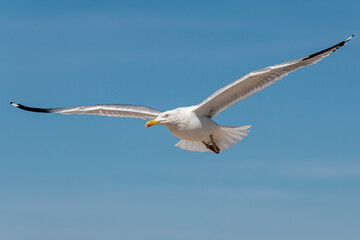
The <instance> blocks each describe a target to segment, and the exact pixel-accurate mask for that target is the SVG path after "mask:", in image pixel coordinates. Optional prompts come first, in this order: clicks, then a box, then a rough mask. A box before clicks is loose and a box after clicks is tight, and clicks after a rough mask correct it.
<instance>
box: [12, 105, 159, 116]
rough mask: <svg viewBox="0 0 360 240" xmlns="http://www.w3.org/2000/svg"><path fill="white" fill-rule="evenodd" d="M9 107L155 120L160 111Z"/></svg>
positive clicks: (134, 107)
mask: <svg viewBox="0 0 360 240" xmlns="http://www.w3.org/2000/svg"><path fill="white" fill-rule="evenodd" d="M10 104H11V105H13V106H15V107H17V108H20V109H23V110H26V111H32V112H41V113H62V114H91V115H101V116H109V117H124V118H141V119H153V118H156V117H157V116H158V115H159V114H160V113H161V111H159V110H156V109H152V108H149V107H145V106H138V105H125V104H98V105H91V106H79V107H64V108H32V107H27V106H24V105H21V104H18V103H14V102H10Z"/></svg>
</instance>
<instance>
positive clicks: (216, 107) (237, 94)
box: [194, 35, 354, 117]
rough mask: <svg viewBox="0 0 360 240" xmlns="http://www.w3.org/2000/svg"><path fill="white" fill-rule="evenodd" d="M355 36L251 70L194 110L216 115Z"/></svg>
mask: <svg viewBox="0 0 360 240" xmlns="http://www.w3.org/2000/svg"><path fill="white" fill-rule="evenodd" d="M353 36H354V35H352V36H351V37H349V38H348V39H346V40H345V41H342V42H340V43H338V44H336V45H334V46H332V47H329V48H327V49H325V50H323V51H320V52H317V53H314V54H311V55H308V56H306V57H303V58H299V59H296V60H292V61H288V62H284V63H281V64H277V65H274V66H270V67H267V68H264V69H261V70H256V71H253V72H250V73H248V74H246V75H245V76H243V77H241V78H239V79H238V80H235V81H234V82H232V83H230V84H228V85H226V86H225V87H223V88H220V89H219V90H217V91H216V92H214V93H213V94H212V95H211V96H209V97H208V98H206V99H205V100H204V101H202V102H201V103H200V104H199V105H197V108H196V109H195V110H194V111H195V112H196V113H198V114H200V115H204V116H208V117H214V116H216V115H217V114H218V113H220V112H222V111H224V110H225V109H227V108H229V107H231V106H233V105H234V104H236V103H237V102H239V101H242V100H244V99H246V98H248V97H250V96H251V95H253V94H255V93H257V92H259V91H261V90H263V89H264V88H266V87H267V86H269V85H271V84H273V83H275V82H276V81H278V80H280V79H281V78H283V77H285V76H286V75H288V74H289V73H291V72H293V71H295V70H297V69H299V68H302V67H305V66H308V65H311V64H314V63H317V62H318V61H320V60H321V59H323V58H325V57H327V56H329V55H330V53H332V52H335V51H336V50H337V49H338V48H339V47H342V46H344V45H345V43H346V42H347V41H349V40H350V39H351V38H352V37H353Z"/></svg>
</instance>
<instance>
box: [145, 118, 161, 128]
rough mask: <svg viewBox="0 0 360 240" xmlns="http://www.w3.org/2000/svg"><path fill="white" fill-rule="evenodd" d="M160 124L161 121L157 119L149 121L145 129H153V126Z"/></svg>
mask: <svg viewBox="0 0 360 240" xmlns="http://www.w3.org/2000/svg"><path fill="white" fill-rule="evenodd" d="M159 123H160V121H155V119H153V120H150V121H148V122H147V123H146V124H145V127H151V126H152V125H156V124H159Z"/></svg>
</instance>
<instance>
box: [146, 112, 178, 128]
mask: <svg viewBox="0 0 360 240" xmlns="http://www.w3.org/2000/svg"><path fill="white" fill-rule="evenodd" d="M176 120H177V115H176V114H175V112H174V111H166V112H163V113H161V114H160V115H159V116H158V117H157V118H155V119H153V120H150V121H148V122H147V123H146V124H145V127H151V126H153V125H157V124H159V125H165V126H167V125H172V124H174V123H175V122H176Z"/></svg>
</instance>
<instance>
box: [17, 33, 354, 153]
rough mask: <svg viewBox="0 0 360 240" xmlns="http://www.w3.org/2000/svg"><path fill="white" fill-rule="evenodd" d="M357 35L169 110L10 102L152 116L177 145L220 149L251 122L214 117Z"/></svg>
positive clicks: (56, 110) (53, 110)
mask: <svg viewBox="0 0 360 240" xmlns="http://www.w3.org/2000/svg"><path fill="white" fill-rule="evenodd" d="M353 36H354V35H352V36H351V37H349V38H348V39H346V40H345V41H342V42H340V43H338V44H336V45H334V46H332V47H329V48H327V49H325V50H322V51H319V52H317V53H314V54H311V55H308V56H306V57H302V58H299V59H295V60H292V61H288V62H284V63H281V64H277V65H273V66H270V67H267V68H264V69H261V70H256V71H253V72H250V73H248V74H246V75H244V76H243V77H241V78H239V79H237V80H235V81H233V82H231V83H229V84H228V85H226V86H224V87H222V88H220V89H219V90H217V91H216V92H214V93H213V94H212V95H210V96H209V97H208V98H206V99H205V100H204V101H202V102H201V103H200V104H198V105H194V106H189V107H180V108H176V109H173V110H169V111H165V112H162V111H159V110H156V109H153V108H149V107H145V106H138V105H124V104H99V105H92V106H79V107H66V108H32V107H27V106H24V105H21V104H18V103H14V102H10V103H11V104H12V105H13V106H15V107H18V108H20V109H23V110H27V111H33V112H43V113H62V114H96V115H105V116H114V117H127V118H141V119H152V120H150V121H148V122H147V123H146V124H145V126H146V127H150V126H152V125H157V124H159V125H164V126H166V127H168V129H169V130H170V132H171V133H172V134H173V135H174V136H176V137H178V138H180V139H181V140H180V141H179V142H178V143H177V144H176V145H175V146H177V147H180V148H182V149H185V150H189V151H198V152H207V151H211V152H214V153H219V152H220V151H223V150H225V149H227V148H229V147H231V146H232V145H233V144H234V143H236V142H239V141H241V140H242V139H243V138H244V137H246V136H247V134H248V133H249V128H250V127H251V126H250V125H247V126H241V127H225V126H219V125H218V124H217V123H216V122H215V121H213V117H215V116H216V115H217V114H219V113H220V112H222V111H224V110H226V109H228V108H229V107H231V106H233V105H234V104H236V103H237V102H239V101H242V100H244V99H246V98H248V97H249V96H251V95H253V94H255V93H257V92H259V91H261V90H262V89H264V88H266V87H267V86H270V85H271V84H274V83H275V82H276V81H278V80H280V79H281V78H283V77H285V76H287V75H288V74H289V73H291V72H293V71H295V70H298V69H300V68H302V67H305V66H308V65H311V64H315V63H317V62H318V61H320V60H321V59H323V58H325V57H327V56H329V55H330V53H332V52H335V51H336V50H337V49H338V48H340V47H342V46H344V45H345V43H346V42H348V41H349V40H350V39H351V38H352V37H353Z"/></svg>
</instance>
